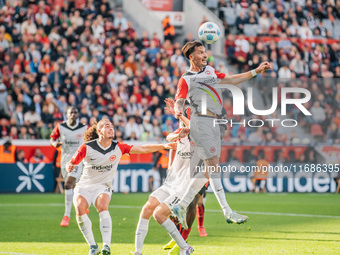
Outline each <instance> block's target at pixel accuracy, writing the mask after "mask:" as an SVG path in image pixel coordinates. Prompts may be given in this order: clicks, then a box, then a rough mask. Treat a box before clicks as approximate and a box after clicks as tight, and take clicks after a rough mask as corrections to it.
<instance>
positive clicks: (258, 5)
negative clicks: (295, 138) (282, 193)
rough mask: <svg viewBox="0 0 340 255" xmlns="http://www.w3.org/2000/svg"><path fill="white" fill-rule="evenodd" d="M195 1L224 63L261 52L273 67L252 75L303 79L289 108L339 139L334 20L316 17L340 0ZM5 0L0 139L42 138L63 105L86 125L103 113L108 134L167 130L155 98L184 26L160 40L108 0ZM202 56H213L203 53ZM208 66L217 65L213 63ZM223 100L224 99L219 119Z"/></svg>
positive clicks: (266, 94)
mask: <svg viewBox="0 0 340 255" xmlns="http://www.w3.org/2000/svg"><path fill="white" fill-rule="evenodd" d="M204 2H205V4H206V5H207V7H209V8H210V9H212V10H213V11H215V12H216V14H217V15H218V16H219V17H220V18H221V19H222V20H223V22H224V25H225V31H226V34H227V35H226V40H225V54H226V59H227V60H228V61H229V64H231V65H235V66H236V67H237V68H238V71H240V72H243V71H246V70H248V69H253V68H254V67H255V66H257V65H258V64H259V63H260V62H261V61H267V60H270V61H271V62H272V63H273V67H274V68H273V71H272V72H266V73H265V74H264V75H263V77H261V79H262V78H264V77H268V79H269V78H278V79H280V82H281V83H280V86H281V87H282V86H286V85H285V84H286V83H287V79H288V80H289V82H288V83H289V86H302V87H305V88H309V89H310V90H311V92H312V94H313V98H312V101H311V104H310V105H309V106H308V108H309V109H310V111H311V112H312V113H313V116H312V117H311V118H304V117H303V116H300V114H299V113H298V112H297V111H295V110H296V109H292V111H291V112H292V114H293V115H294V117H296V119H299V121H300V123H301V124H303V125H305V126H306V129H308V132H312V134H316V133H317V134H318V135H319V136H321V138H320V140H322V141H326V140H330V141H331V142H339V141H340V131H339V127H340V111H339V104H340V94H339V91H340V81H338V80H336V79H334V78H340V64H339V61H340V44H339V40H334V39H330V38H332V37H335V36H337V33H338V30H339V29H335V27H334V29H333V30H331V29H327V27H326V25H327V26H328V25H329V23H328V21H326V20H329V21H331V25H332V26H335V25H336V24H338V22H339V15H340V9H339V8H340V1H339V0H338V1H336V2H334V1H332V0H328V1H327V2H326V1H319V0H317V1H307V2H306V3H304V2H305V1H292V2H282V1H275V2H273V1H269V0H264V1H256V0H255V1H243V0H242V1H235V0H230V1H223V0H221V1H219V2H217V1H208V0H207V1H204ZM212 2H214V4H215V5H211V3H212ZM13 3H14V4H13V5H11V4H10V1H6V2H5V3H4V2H0V5H1V4H2V7H1V10H0V67H1V77H0V79H1V80H2V83H1V84H0V131H1V132H0V138H5V137H9V138H11V139H48V138H49V135H50V133H51V132H52V129H53V127H54V126H55V125H56V123H58V122H60V121H62V120H64V119H65V118H64V113H65V111H66V108H67V106H68V105H73V106H76V107H77V108H78V109H79V113H80V121H81V122H82V123H86V124H88V125H89V124H91V123H93V121H94V120H96V119H99V118H102V117H103V116H107V117H109V118H110V119H112V120H113V123H114V125H115V128H116V135H117V139H118V140H122V139H124V140H142V141H149V140H161V139H163V138H164V137H165V136H166V135H167V134H168V133H169V132H172V131H173V130H174V129H176V127H177V120H176V119H174V117H173V116H171V115H170V114H169V113H167V112H166V111H164V110H163V108H164V106H165V104H164V99H165V98H168V97H170V98H174V96H175V93H176V86H177V82H178V79H179V78H180V76H181V74H182V73H184V71H185V70H186V69H187V68H188V62H187V61H186V60H185V59H184V57H183V56H182V54H181V47H182V45H183V43H184V42H186V41H191V40H193V37H192V35H191V34H188V37H187V39H185V41H184V42H183V41H181V42H178V41H176V39H175V40H174V42H171V41H169V40H166V41H165V42H162V41H161V40H160V39H159V35H157V34H153V35H148V34H147V33H146V32H142V31H135V28H134V27H133V25H132V22H130V21H129V20H127V19H126V18H125V17H124V14H123V13H122V12H119V11H117V10H115V9H113V8H111V7H110V5H109V3H108V0H99V1H94V0H87V1H63V0H57V1H50V0H48V1H34V0H29V1H21V0H19V1H15V2H13ZM230 10H233V16H232V17H231V16H229V15H228V13H229V12H230ZM231 18H233V19H231ZM249 24H250V25H252V26H256V29H254V27H252V29H251V33H253V32H254V31H255V32H256V34H250V32H249V31H250V30H249V26H248V25H249ZM209 54H210V53H209ZM208 60H209V64H211V65H215V62H214V57H213V56H211V55H209V58H208ZM215 68H216V69H217V70H218V71H220V72H226V70H227V69H226V67H224V66H223V64H221V65H218V66H215ZM295 78H299V79H298V80H294V79H295ZM284 79H286V80H284ZM290 79H292V80H290ZM255 82H256V81H255ZM270 96H271V94H270V89H268V90H267V91H263V93H262V97H263V100H264V102H268V99H269V100H270ZM265 100H267V101H265ZM269 102H270V101H269ZM231 105H232V101H230V100H226V102H225V107H226V108H227V110H228V118H233V114H232V111H230V108H231ZM265 105H266V104H265ZM248 117H249V116H248ZM313 125H314V126H313ZM315 125H317V126H315ZM316 129H318V130H317V131H318V132H316V133H313V132H315V130H316ZM320 132H321V133H320ZM232 138H237V139H239V141H251V142H260V143H261V142H263V143H270V142H271V141H273V142H288V139H292V136H290V137H287V136H286V135H285V134H277V133H276V131H275V128H269V127H264V128H260V129H254V130H250V129H247V128H242V127H238V128H236V129H229V131H228V133H227V135H226V137H225V140H226V141H230V139H232ZM253 139H255V140H256V141H253Z"/></svg>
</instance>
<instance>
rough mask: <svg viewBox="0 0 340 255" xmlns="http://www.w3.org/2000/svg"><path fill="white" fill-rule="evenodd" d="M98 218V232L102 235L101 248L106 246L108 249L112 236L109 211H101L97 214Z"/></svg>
mask: <svg viewBox="0 0 340 255" xmlns="http://www.w3.org/2000/svg"><path fill="white" fill-rule="evenodd" d="M99 218H100V224H99V226H100V232H101V233H102V239H103V246H104V245H107V246H109V247H110V245H111V236H112V219H111V216H110V213H109V211H102V212H100V213H99Z"/></svg>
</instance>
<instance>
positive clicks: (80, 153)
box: [71, 143, 86, 165]
mask: <svg viewBox="0 0 340 255" xmlns="http://www.w3.org/2000/svg"><path fill="white" fill-rule="evenodd" d="M85 156H86V144H85V143H83V144H82V145H81V146H80V147H79V149H78V150H77V152H76V153H75V154H74V155H73V157H72V159H71V163H72V164H75V165H78V164H79V163H80V162H81V161H82V160H83V159H84V158H85Z"/></svg>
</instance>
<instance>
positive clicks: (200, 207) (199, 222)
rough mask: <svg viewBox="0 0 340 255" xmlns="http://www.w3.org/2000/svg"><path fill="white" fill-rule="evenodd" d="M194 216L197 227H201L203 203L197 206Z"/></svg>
mask: <svg viewBox="0 0 340 255" xmlns="http://www.w3.org/2000/svg"><path fill="white" fill-rule="evenodd" d="M196 217H197V224H198V227H199V228H200V227H203V223H204V205H201V206H197V211H196Z"/></svg>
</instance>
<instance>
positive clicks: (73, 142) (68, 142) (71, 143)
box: [64, 141, 80, 145]
mask: <svg viewBox="0 0 340 255" xmlns="http://www.w3.org/2000/svg"><path fill="white" fill-rule="evenodd" d="M64 143H65V144H67V145H78V144H79V143H80V141H65V142H64Z"/></svg>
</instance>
